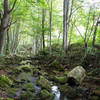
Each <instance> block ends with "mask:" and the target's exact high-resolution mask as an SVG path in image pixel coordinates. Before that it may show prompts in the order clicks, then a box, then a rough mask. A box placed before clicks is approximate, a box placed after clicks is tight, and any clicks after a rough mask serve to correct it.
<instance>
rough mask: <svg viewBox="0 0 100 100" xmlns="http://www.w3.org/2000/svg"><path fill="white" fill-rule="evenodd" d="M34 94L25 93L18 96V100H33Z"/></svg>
mask: <svg viewBox="0 0 100 100" xmlns="http://www.w3.org/2000/svg"><path fill="white" fill-rule="evenodd" d="M33 98H34V94H33V92H30V91H27V92H25V93H23V94H21V96H20V100H33Z"/></svg>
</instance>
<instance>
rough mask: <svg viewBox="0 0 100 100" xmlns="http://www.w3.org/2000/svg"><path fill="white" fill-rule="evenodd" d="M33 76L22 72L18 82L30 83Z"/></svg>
mask: <svg viewBox="0 0 100 100" xmlns="http://www.w3.org/2000/svg"><path fill="white" fill-rule="evenodd" d="M31 76H32V74H31V73H25V72H22V73H21V74H19V75H18V77H17V80H18V81H21V82H22V83H23V82H25V81H30V77H31Z"/></svg>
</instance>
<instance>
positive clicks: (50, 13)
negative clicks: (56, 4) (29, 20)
mask: <svg viewBox="0 0 100 100" xmlns="http://www.w3.org/2000/svg"><path fill="white" fill-rule="evenodd" d="M49 16H50V55H51V54H52V47H51V46H52V44H51V40H52V38H51V30H52V0H51V4H50V12H49Z"/></svg>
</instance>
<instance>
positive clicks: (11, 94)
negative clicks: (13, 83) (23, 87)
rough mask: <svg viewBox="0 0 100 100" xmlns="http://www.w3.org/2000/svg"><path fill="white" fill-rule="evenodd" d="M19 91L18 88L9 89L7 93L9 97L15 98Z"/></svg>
mask: <svg viewBox="0 0 100 100" xmlns="http://www.w3.org/2000/svg"><path fill="white" fill-rule="evenodd" d="M17 91H18V89H17V88H9V89H8V90H7V93H8V95H9V96H11V97H15V96H16V92H17Z"/></svg>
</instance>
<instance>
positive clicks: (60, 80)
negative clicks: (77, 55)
mask: <svg viewBox="0 0 100 100" xmlns="http://www.w3.org/2000/svg"><path fill="white" fill-rule="evenodd" d="M55 81H56V82H57V83H60V84H64V83H66V82H67V77H66V76H59V77H57V76H56V77H55Z"/></svg>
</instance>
